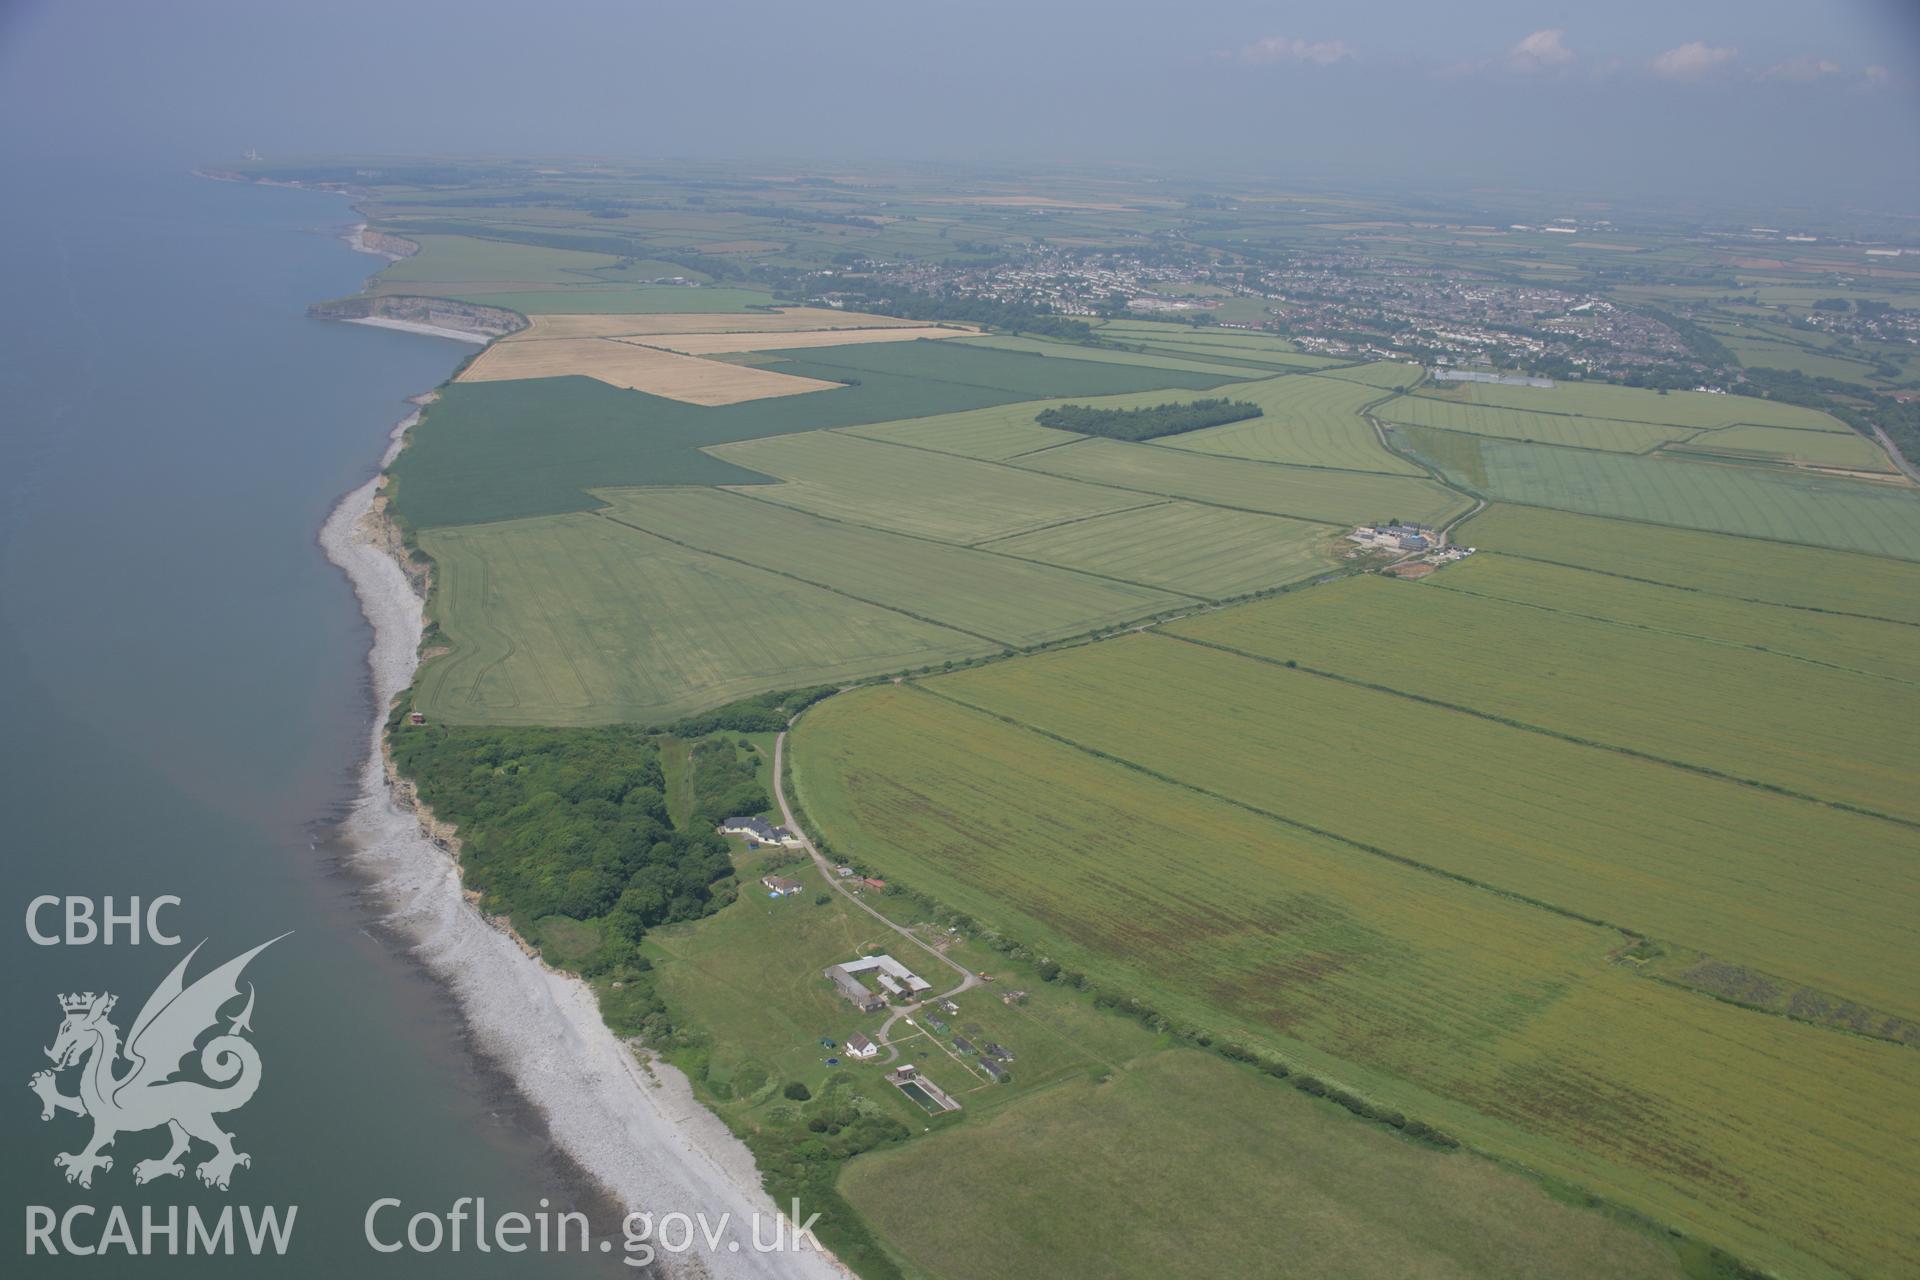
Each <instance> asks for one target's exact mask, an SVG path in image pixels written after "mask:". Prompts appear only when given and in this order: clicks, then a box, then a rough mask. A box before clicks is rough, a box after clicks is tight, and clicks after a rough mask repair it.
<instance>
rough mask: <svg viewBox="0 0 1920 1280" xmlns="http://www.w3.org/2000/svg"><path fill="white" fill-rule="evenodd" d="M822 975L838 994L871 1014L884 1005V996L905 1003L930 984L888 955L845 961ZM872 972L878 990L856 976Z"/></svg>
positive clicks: (885, 998) (918, 994)
mask: <svg viewBox="0 0 1920 1280" xmlns="http://www.w3.org/2000/svg"><path fill="white" fill-rule="evenodd" d="M825 972H826V976H827V977H828V978H829V979H831V980H832V982H833V985H834V986H836V987H838V988H839V989H840V994H841V995H843V996H845V997H846V998H847V999H848V1000H851V1001H852V1002H853V1003H854V1005H855V1007H856V1008H858V1009H860V1010H861V1011H862V1012H866V1013H871V1012H873V1011H874V1010H876V1009H880V1008H884V1007H885V1006H886V1003H887V1001H888V999H893V1000H898V1001H901V1002H903V1003H904V1002H907V1001H910V1000H914V999H917V998H918V997H919V996H920V994H921V993H922V992H924V991H927V990H929V989H930V988H931V987H932V986H933V984H932V983H931V982H928V981H927V980H926V979H925V978H922V977H920V976H919V975H918V974H916V973H914V972H912V971H911V970H909V969H908V968H907V967H906V966H905V965H903V964H901V963H900V962H899V961H898V960H895V959H894V958H893V957H892V956H866V957H864V958H862V959H859V960H849V961H847V962H846V963H845V964H836V965H833V966H831V967H829V968H828V969H827V970H826V971H825ZM869 972H871V973H873V975H874V980H875V981H876V982H878V983H879V985H880V992H879V993H875V992H874V990H873V989H872V988H871V987H869V986H867V984H866V981H865V980H864V979H862V978H861V977H859V976H858V975H860V974H863V973H869Z"/></svg>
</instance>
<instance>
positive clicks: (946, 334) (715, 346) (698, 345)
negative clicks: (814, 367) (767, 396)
mask: <svg viewBox="0 0 1920 1280" xmlns="http://www.w3.org/2000/svg"><path fill="white" fill-rule="evenodd" d="M973 336H975V334H974V330H972V329H952V328H940V327H939V326H936V325H911V326H909V325H894V326H888V327H885V328H878V329H795V330H776V331H771V332H766V333H675V334H631V335H623V336H622V337H621V338H620V339H619V341H621V342H637V343H643V344H645V345H646V346H649V347H665V348H666V349H667V350H669V351H679V352H682V353H684V354H686V355H690V356H712V355H721V354H723V353H726V352H730V351H790V350H798V349H800V348H803V347H845V346H851V345H854V344H857V343H863V342H911V341H913V340H914V339H916V338H970V337H973Z"/></svg>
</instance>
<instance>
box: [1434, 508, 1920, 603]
mask: <svg viewBox="0 0 1920 1280" xmlns="http://www.w3.org/2000/svg"><path fill="white" fill-rule="evenodd" d="M1458 537H1459V539H1460V541H1462V542H1465V543H1466V544H1468V545H1473V544H1476V543H1477V544H1479V545H1480V546H1482V547H1491V548H1493V549H1494V550H1497V551H1500V552H1503V553H1505V554H1507V555H1509V556H1526V557H1527V558H1529V559H1533V560H1540V561H1543V562H1546V563H1549V564H1564V565H1570V566H1574V567H1577V568H1583V569H1591V570H1594V571H1595V572H1598V573H1606V574H1613V575H1616V576H1619V577H1625V578H1637V579H1640V580H1642V581H1647V582H1655V583H1661V584H1663V585H1666V586H1673V587H1680V588H1682V589H1684V590H1687V591H1699V592H1705V593H1707V594H1709V595H1719V596H1727V597H1731V598H1733V599H1739V600H1765V601H1768V602H1771V603H1774V604H1783V605H1788V606H1790V607H1792V608H1796V609H1817V610H1824V611H1828V612H1834V613H1851V614H1859V615H1861V616H1864V617H1868V618H1889V619H1892V620H1894V621H1897V622H1906V623H1910V624H1913V625H1915V626H1920V565H1913V564H1907V563H1905V562H1902V561H1899V560H1885V559H1882V558H1880V557H1878V556H1863V555H1851V554H1848V553H1847V552H1844V551H1822V550H1818V549H1816V548H1813V547H1794V546H1788V545H1786V544H1784V543H1774V542H1756V541H1754V540H1753V539H1751V538H1731V537H1726V536H1724V535H1721V534H1713V533H1695V532H1692V531H1690V530H1685V529H1663V528H1658V527H1656V526H1653V525H1646V524H1635V523H1632V522H1630V521H1625V520H1602V519H1598V518H1596V517H1593V516H1577V515H1571V514H1568V513H1566V512H1562V511H1548V510H1545V509H1543V508H1539V507H1511V506H1493V507H1489V508H1488V509H1487V510H1486V511H1484V512H1482V513H1481V514H1479V515H1477V516H1475V517H1474V518H1473V519H1472V520H1470V521H1468V522H1467V523H1466V524H1464V525H1462V526H1461V527H1460V531H1459V535H1458Z"/></svg>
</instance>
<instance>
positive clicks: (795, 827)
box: [773, 717, 982, 1062]
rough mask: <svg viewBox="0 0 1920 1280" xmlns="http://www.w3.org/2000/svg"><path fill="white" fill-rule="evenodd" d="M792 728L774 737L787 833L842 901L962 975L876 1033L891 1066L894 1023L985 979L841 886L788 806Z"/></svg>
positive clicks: (776, 786)
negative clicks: (955, 983) (957, 982)
mask: <svg viewBox="0 0 1920 1280" xmlns="http://www.w3.org/2000/svg"><path fill="white" fill-rule="evenodd" d="M795 718H796V719H797V718H798V717H795ZM792 728H793V721H792V720H789V721H788V722H787V728H785V729H782V730H781V731H780V733H779V735H778V736H777V737H775V738H774V740H773V801H774V803H775V804H777V805H779V806H780V822H781V824H782V825H783V826H785V827H786V828H787V830H789V831H791V832H793V833H794V834H795V835H797V836H799V837H800V847H801V848H803V849H805V850H806V851H807V856H808V857H810V858H812V859H813V865H814V866H815V867H817V868H818V869H819V871H820V876H821V878H822V879H823V880H825V881H826V882H827V883H828V884H830V885H832V886H833V888H834V890H835V891H836V892H837V893H839V895H840V896H841V897H843V898H845V899H846V900H847V901H848V902H849V903H850V904H851V905H853V906H855V907H858V908H859V909H860V910H862V911H864V912H866V913H867V914H868V915H870V916H872V917H873V918H874V919H875V920H878V921H879V922H880V923H881V924H883V925H885V926H886V927H887V928H889V929H891V930H892V931H893V932H895V933H897V934H899V935H900V936H901V937H902V938H905V939H906V940H907V941H908V942H910V943H912V944H913V945H914V946H916V947H918V948H920V950H922V951H924V952H926V953H927V954H928V955H930V956H932V957H933V958H934V959H935V960H937V961H939V962H940V963H941V964H943V965H945V966H946V967H947V968H949V969H951V970H953V971H954V972H955V973H957V974H959V975H960V985H959V986H957V987H954V988H953V989H951V990H949V991H943V992H941V993H940V994H938V995H932V996H928V997H927V998H926V999H924V1000H921V1001H919V1002H917V1003H915V1004H910V1005H902V1006H900V1007H899V1008H896V1009H895V1010H894V1011H893V1012H892V1013H891V1014H889V1015H888V1017H887V1020H886V1021H885V1022H884V1023H882V1024H881V1026H880V1030H879V1031H878V1032H876V1033H875V1036H874V1040H875V1043H878V1044H884V1045H886V1046H887V1059H886V1060H887V1061H888V1062H892V1061H893V1060H894V1059H895V1058H897V1057H899V1056H900V1051H899V1050H898V1049H897V1048H895V1047H894V1045H893V1043H892V1037H891V1033H892V1031H893V1024H894V1023H896V1022H898V1021H899V1020H900V1019H901V1018H904V1017H906V1016H907V1015H908V1014H910V1013H916V1012H918V1011H919V1010H921V1009H923V1008H925V1007H926V1006H927V1005H929V1004H931V1003H933V1002H934V1001H936V1000H951V999H953V998H954V997H955V996H957V995H959V994H960V993H961V992H963V991H971V990H972V989H973V988H975V987H977V986H979V985H980V984H981V982H982V979H981V978H980V976H979V975H978V974H976V973H974V972H973V971H972V970H970V969H968V968H967V967H966V966H965V965H963V964H961V963H960V962H959V961H957V960H954V959H952V958H951V957H949V956H947V955H946V954H944V953H943V952H941V951H940V950H939V949H938V948H936V947H932V946H929V945H928V944H927V943H925V942H924V941H922V940H921V939H920V937H919V935H917V934H915V933H914V932H913V930H911V929H909V928H907V927H906V926H905V925H903V924H896V923H895V922H894V921H892V920H889V919H888V918H887V917H886V916H884V915H882V914H880V912H878V911H876V910H875V909H874V908H873V907H871V906H869V905H868V904H867V903H866V902H865V901H864V900H863V899H862V898H861V897H860V895H859V894H857V893H855V892H853V890H851V889H849V888H847V886H846V885H845V884H844V883H842V882H841V879H840V877H839V876H837V875H835V874H834V872H833V864H832V863H830V862H828V861H827V856H826V855H825V854H823V853H821V852H820V850H819V849H818V848H817V847H816V846H815V845H814V843H813V839H812V837H810V836H808V835H807V833H806V831H805V830H804V829H803V828H802V827H801V826H800V824H799V822H797V821H796V820H795V819H794V816H793V808H792V806H790V805H789V804H788V803H787V784H786V777H785V774H784V772H783V770H784V767H785V763H786V752H787V733H788V732H789V730H791V729H792Z"/></svg>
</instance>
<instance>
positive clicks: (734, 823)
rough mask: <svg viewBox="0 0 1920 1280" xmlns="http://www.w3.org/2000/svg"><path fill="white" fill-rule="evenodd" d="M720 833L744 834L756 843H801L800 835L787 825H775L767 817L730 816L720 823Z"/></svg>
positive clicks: (730, 834)
mask: <svg viewBox="0 0 1920 1280" xmlns="http://www.w3.org/2000/svg"><path fill="white" fill-rule="evenodd" d="M720 834H721V835H723V836H743V837H745V838H746V839H748V840H751V841H753V842H754V843H755V844H784V845H795V844H799V843H800V837H799V836H796V835H794V834H793V832H791V831H789V830H787V829H786V828H785V827H776V826H774V825H773V824H772V823H770V822H768V821H767V820H766V819H765V818H728V819H727V820H726V821H725V822H723V823H721V824H720Z"/></svg>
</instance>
